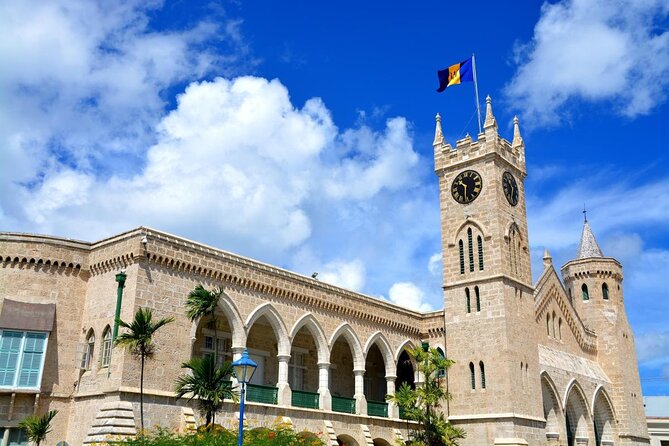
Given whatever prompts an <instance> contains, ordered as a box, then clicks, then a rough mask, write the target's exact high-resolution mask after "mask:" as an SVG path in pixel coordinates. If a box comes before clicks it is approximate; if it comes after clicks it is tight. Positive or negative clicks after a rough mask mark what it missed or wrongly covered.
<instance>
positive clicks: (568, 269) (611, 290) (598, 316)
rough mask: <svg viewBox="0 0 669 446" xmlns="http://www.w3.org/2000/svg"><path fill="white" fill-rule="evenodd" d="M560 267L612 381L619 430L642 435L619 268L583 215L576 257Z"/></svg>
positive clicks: (637, 384)
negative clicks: (593, 336) (594, 336)
mask: <svg viewBox="0 0 669 446" xmlns="http://www.w3.org/2000/svg"><path fill="white" fill-rule="evenodd" d="M584 214H585V212H584ZM561 271H562V277H563V280H564V283H565V287H566V289H567V292H568V295H569V296H570V298H571V301H572V305H573V306H574V309H575V310H576V312H577V313H578V315H579V317H580V318H581V320H582V321H583V323H584V324H585V326H586V327H587V328H589V329H590V330H593V331H594V332H595V334H596V335H597V362H598V363H599V364H600V366H601V367H602V369H603V370H604V372H605V373H606V375H607V376H608V377H609V379H610V380H611V383H612V387H613V393H614V395H612V400H613V405H614V409H615V412H616V418H617V419H618V422H619V424H618V432H619V434H620V435H621V436H622V435H630V436H633V437H634V436H637V437H645V436H647V432H646V430H645V426H646V423H645V414H644V408H643V400H642V398H641V383H640V381H639V370H638V366H637V362H636V357H637V356H636V352H635V348H634V336H633V334H632V329H631V327H630V325H629V322H628V321H627V314H626V312H625V305H624V302H623V289H622V281H623V271H622V266H621V264H620V262H618V261H617V260H616V259H614V258H612V257H605V256H604V254H603V253H602V250H601V248H600V247H599V244H598V243H597V240H596V239H595V235H594V234H593V232H592V229H591V228H590V224H589V223H588V219H587V217H586V218H585V219H584V222H583V232H582V234H581V241H580V243H579V246H578V251H577V253H576V258H575V259H573V260H570V261H569V262H567V263H566V264H565V265H564V266H563V267H562V269H561ZM642 431H643V432H642Z"/></svg>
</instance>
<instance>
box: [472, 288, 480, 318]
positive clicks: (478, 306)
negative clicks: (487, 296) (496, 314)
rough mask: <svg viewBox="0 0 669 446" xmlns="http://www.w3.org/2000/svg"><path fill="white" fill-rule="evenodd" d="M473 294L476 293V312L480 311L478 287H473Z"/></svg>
mask: <svg viewBox="0 0 669 446" xmlns="http://www.w3.org/2000/svg"><path fill="white" fill-rule="evenodd" d="M474 294H475V295H476V312H477V313H478V312H479V311H481V295H480V294H479V287H477V286H475V287H474Z"/></svg>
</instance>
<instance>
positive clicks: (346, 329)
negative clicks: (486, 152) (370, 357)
mask: <svg viewBox="0 0 669 446" xmlns="http://www.w3.org/2000/svg"><path fill="white" fill-rule="evenodd" d="M339 336H344V339H346V341H347V342H348V345H349V346H350V348H351V350H352V351H351V353H352V354H353V370H364V369H365V355H364V353H363V351H362V343H361V342H360V339H359V338H358V335H356V334H355V331H353V328H351V326H350V325H349V324H348V323H346V322H344V323H342V324H341V325H340V326H339V327H337V329H336V330H335V331H334V333H332V336H330V342H329V345H330V351H332V348H333V347H334V344H335V342H337V339H339Z"/></svg>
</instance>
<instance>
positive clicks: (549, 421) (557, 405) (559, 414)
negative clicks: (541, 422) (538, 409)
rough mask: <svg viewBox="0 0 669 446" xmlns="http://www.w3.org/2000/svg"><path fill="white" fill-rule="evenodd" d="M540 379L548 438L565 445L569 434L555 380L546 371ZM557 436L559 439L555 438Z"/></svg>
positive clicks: (542, 372)
mask: <svg viewBox="0 0 669 446" xmlns="http://www.w3.org/2000/svg"><path fill="white" fill-rule="evenodd" d="M539 379H540V382H541V397H542V408H543V411H544V417H545V418H546V437H547V438H549V439H550V438H553V439H554V440H558V441H561V442H562V443H560V444H563V443H564V442H565V441H566V437H567V433H566V427H565V419H564V416H565V415H564V413H565V412H564V409H563V406H562V403H561V401H560V397H559V395H560V393H559V392H558V390H557V386H556V385H555V382H554V381H553V378H551V376H550V375H549V374H548V372H547V371H546V370H542V371H541V373H539ZM546 393H547V394H548V395H546ZM547 399H548V400H547ZM556 434H557V436H558V437H557V439H556V438H555V435H556Z"/></svg>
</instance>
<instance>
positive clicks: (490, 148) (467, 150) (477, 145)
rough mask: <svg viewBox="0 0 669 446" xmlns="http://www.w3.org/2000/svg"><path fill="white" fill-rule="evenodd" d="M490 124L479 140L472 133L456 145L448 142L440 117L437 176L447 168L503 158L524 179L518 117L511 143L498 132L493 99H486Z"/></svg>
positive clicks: (437, 144)
mask: <svg viewBox="0 0 669 446" xmlns="http://www.w3.org/2000/svg"><path fill="white" fill-rule="evenodd" d="M486 103H487V107H486V125H485V126H484V131H483V132H482V133H480V134H479V135H478V137H477V139H476V140H474V139H473V138H472V137H471V136H470V135H469V134H467V135H466V136H465V137H464V138H462V139H459V140H458V141H456V142H455V146H452V145H451V144H449V143H448V142H446V140H445V138H444V135H443V132H442V129H441V116H440V115H437V118H436V119H437V124H436V130H435V138H434V142H433V147H434V162H435V171H436V172H437V175H439V172H440V171H442V170H443V169H444V168H446V167H451V166H455V165H462V166H463V167H465V166H467V165H469V164H474V163H477V162H479V161H481V160H482V159H486V158H493V157H496V156H501V158H502V159H504V160H505V161H506V162H507V163H509V164H511V165H513V166H515V167H516V168H517V169H518V170H519V171H520V172H522V175H523V177H524V176H525V174H526V170H525V144H524V142H523V139H522V137H521V136H520V128H519V121H518V118H514V135H513V140H512V141H508V140H507V139H504V138H503V137H501V136H500V135H499V133H498V128H497V121H496V120H495V117H494V115H493V113H492V100H491V99H490V96H488V98H487V99H486Z"/></svg>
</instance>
